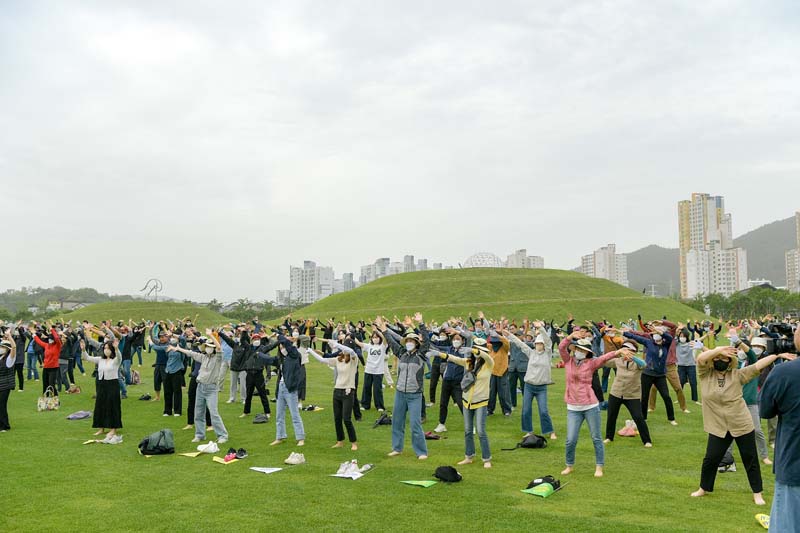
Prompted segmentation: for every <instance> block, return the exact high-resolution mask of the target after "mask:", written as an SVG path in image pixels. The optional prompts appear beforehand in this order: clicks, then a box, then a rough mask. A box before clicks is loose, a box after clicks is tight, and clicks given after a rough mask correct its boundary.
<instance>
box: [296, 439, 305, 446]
mask: <svg viewBox="0 0 800 533" xmlns="http://www.w3.org/2000/svg"><path fill="white" fill-rule="evenodd" d="M297 445H298V446H305V445H306V441H304V440H302V439H301V440H299V441H297Z"/></svg>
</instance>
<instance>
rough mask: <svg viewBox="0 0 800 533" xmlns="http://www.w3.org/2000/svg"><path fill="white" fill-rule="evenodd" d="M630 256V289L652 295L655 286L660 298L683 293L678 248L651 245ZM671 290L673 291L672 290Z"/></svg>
mask: <svg viewBox="0 0 800 533" xmlns="http://www.w3.org/2000/svg"><path fill="white" fill-rule="evenodd" d="M627 255H628V287H630V288H631V289H633V290H636V291H639V292H641V291H642V290H644V289H646V290H647V292H648V294H649V293H650V290H651V287H650V285H655V290H656V294H657V295H658V296H669V295H670V294H677V293H680V292H681V281H680V280H681V278H680V264H679V263H680V261H679V257H680V254H679V253H678V249H677V248H662V247H661V246H656V245H655V244H651V245H650V246H647V247H645V248H642V249H641V250H636V251H635V252H632V253H629V254H627ZM670 289H671V290H670Z"/></svg>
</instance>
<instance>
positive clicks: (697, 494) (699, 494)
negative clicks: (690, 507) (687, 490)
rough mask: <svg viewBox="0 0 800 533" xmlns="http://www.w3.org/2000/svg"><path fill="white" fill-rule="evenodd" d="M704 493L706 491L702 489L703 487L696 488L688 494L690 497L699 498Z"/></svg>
mask: <svg viewBox="0 0 800 533" xmlns="http://www.w3.org/2000/svg"><path fill="white" fill-rule="evenodd" d="M705 495H706V491H704V490H703V489H697V490H696V491H694V492H693V493H691V494H690V496H691V497H692V498H699V497H700V496H705Z"/></svg>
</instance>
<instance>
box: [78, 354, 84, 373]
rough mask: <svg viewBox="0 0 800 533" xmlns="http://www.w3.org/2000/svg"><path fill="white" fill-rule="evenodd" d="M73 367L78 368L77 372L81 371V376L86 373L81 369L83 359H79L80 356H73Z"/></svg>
mask: <svg viewBox="0 0 800 533" xmlns="http://www.w3.org/2000/svg"><path fill="white" fill-rule="evenodd" d="M75 366H77V367H78V370H80V371H81V374H85V373H86V370H84V369H83V359H82V358H81V356H80V354H78V355H76V356H75Z"/></svg>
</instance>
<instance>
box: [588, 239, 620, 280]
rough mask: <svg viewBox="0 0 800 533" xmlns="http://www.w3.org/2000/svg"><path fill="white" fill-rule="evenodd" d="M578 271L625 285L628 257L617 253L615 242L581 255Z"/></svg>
mask: <svg viewBox="0 0 800 533" xmlns="http://www.w3.org/2000/svg"><path fill="white" fill-rule="evenodd" d="M580 272H582V273H583V274H586V275H587V276H590V277H593V278H601V279H607V280H609V281H613V282H614V283H619V284H620V285H623V286H625V287H627V286H628V257H627V256H626V255H625V254H618V253H617V247H616V245H615V244H609V245H608V246H604V247H602V248H599V249H597V250H595V251H594V252H592V253H591V254H588V255H584V256H583V257H581V266H580Z"/></svg>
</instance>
